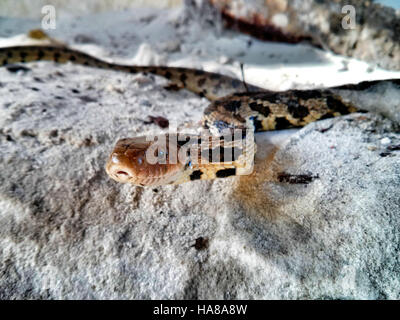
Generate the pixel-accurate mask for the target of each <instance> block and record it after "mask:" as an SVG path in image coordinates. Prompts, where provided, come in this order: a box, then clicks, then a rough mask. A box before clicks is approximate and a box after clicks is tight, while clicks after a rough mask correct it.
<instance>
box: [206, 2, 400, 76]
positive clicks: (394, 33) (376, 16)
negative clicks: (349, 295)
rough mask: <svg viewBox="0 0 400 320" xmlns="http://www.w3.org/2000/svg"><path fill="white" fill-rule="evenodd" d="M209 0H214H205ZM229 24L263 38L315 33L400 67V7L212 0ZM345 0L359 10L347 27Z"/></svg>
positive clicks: (320, 41)
mask: <svg viewBox="0 0 400 320" xmlns="http://www.w3.org/2000/svg"><path fill="white" fill-rule="evenodd" d="M205 1H208V0H205ZM210 1H211V3H213V4H214V5H215V6H216V7H217V8H218V9H219V10H221V11H222V13H223V14H224V16H225V19H226V20H227V22H228V23H229V25H230V26H231V27H233V28H239V29H241V30H243V31H245V32H248V33H250V34H253V35H256V36H258V37H259V38H262V39H267V40H275V41H284V42H298V41H303V40H307V39H310V40H311V42H312V43H314V44H315V45H318V46H321V47H323V48H324V49H326V50H331V51H333V52H335V53H337V54H342V55H346V56H349V57H354V58H358V59H361V60H365V61H368V62H372V63H374V64H376V65H378V66H380V67H383V68H386V69H390V70H400V38H399V35H400V15H399V12H400V11H397V12H396V11H395V9H393V8H389V7H384V6H382V5H380V4H375V3H372V1H367V0H334V1H332V0H318V1H317V0H266V1H258V0H251V1H242V0H223V1H219V0H218V1H214V0H210ZM345 5H352V6H353V7H354V8H355V12H356V26H355V28H354V29H344V28H343V27H342V20H343V18H344V17H345V16H346V15H347V13H348V12H346V13H342V8H343V7H344V6H345Z"/></svg>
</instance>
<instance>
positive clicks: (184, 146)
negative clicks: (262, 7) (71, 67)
mask: <svg viewBox="0 0 400 320" xmlns="http://www.w3.org/2000/svg"><path fill="white" fill-rule="evenodd" d="M40 60H47V61H54V62H58V63H66V62H72V63H75V64H81V65H84V66H88V67H95V68H102V69H110V70H117V71H122V72H128V73H141V72H142V73H151V74H155V75H158V76H162V77H164V78H166V79H168V80H169V81H170V83H171V84H172V85H174V86H176V87H178V88H185V89H187V90H190V91H192V92H194V93H197V94H199V95H201V96H204V97H206V98H207V99H209V100H210V101H211V103H210V105H209V106H208V107H207V108H206V110H205V111H204V116H203V120H202V122H203V127H204V132H205V133H207V134H203V135H199V136H196V135H181V134H165V135H161V136H158V137H157V138H155V137H144V136H143V137H135V138H125V139H121V140H119V141H118V142H117V143H116V146H115V148H114V150H113V151H112V153H111V154H110V156H109V159H108V162H107V164H106V171H107V173H108V175H109V176H110V177H111V178H112V179H114V180H116V181H119V182H128V183H132V184H135V185H141V186H149V185H151V186H155V185H164V184H179V183H183V182H188V181H194V180H208V179H215V178H225V177H230V176H237V175H243V174H248V173H249V172H251V170H252V167H253V161H254V154H255V152H256V145H255V142H254V132H258V131H268V130H280V129H288V128H296V127H303V126H305V125H307V124H309V123H311V122H313V121H316V120H321V119H326V118H330V117H336V116H341V115H346V114H349V113H352V112H357V111H359V109H358V108H357V106H358V104H359V101H357V99H356V98H355V95H354V93H355V92H358V91H369V92H371V91H374V90H375V91H376V90H379V89H380V88H382V87H385V86H396V88H398V87H400V81H399V80H398V79H391V80H380V81H366V82H362V83H359V84H354V85H345V86H339V87H332V88H323V89H314V90H288V91H281V92H274V91H268V90H264V89H262V88H259V87H256V86H252V85H247V86H246V85H245V84H244V83H243V82H242V81H240V80H238V79H234V78H231V77H228V76H225V75H220V74H216V73H212V72H206V71H202V70H196V69H189V68H176V67H162V66H129V65H120V64H115V63H110V62H107V61H104V60H101V59H98V58H96V57H93V56H91V55H89V54H86V53H83V52H80V51H77V50H74V49H71V48H68V47H65V46H41V45H38V46H15V47H6V48H0V66H5V65H8V64H12V63H21V62H30V61H40ZM210 133H211V134H210ZM161 142H162V143H161Z"/></svg>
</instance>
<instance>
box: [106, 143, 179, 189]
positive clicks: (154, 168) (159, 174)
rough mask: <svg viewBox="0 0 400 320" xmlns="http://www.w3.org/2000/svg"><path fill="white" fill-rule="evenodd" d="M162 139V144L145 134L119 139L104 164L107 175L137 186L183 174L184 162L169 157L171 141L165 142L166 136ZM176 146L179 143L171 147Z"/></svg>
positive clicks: (149, 184)
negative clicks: (143, 135) (144, 135)
mask: <svg viewBox="0 0 400 320" xmlns="http://www.w3.org/2000/svg"><path fill="white" fill-rule="evenodd" d="M164 137H168V136H167V135H165V136H164ZM158 140H160V139H158ZM161 140H162V139H161ZM165 141H166V143H165V144H161V143H157V144H156V143H155V142H154V140H151V139H149V137H135V138H126V139H121V140H119V141H118V142H117V143H116V145H115V148H114V150H113V152H112V153H111V154H110V157H109V159H108V161H107V164H106V171H107V173H108V175H109V176H110V177H111V178H112V179H114V180H116V181H118V182H123V183H131V184H134V185H140V186H157V185H164V184H169V183H172V182H173V181H176V180H177V179H178V178H179V177H180V175H182V174H183V172H184V170H185V163H184V161H183V162H182V161H176V160H177V159H176V158H174V159H173V158H172V157H171V152H170V151H171V149H172V147H173V145H171V142H168V141H169V139H165ZM178 150H179V146H177V145H175V148H174V151H178ZM172 160H174V161H172Z"/></svg>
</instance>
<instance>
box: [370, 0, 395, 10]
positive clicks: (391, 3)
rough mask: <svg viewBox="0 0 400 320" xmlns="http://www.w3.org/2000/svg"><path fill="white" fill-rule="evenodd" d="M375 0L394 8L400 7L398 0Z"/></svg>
mask: <svg viewBox="0 0 400 320" xmlns="http://www.w3.org/2000/svg"><path fill="white" fill-rule="evenodd" d="M375 2H377V3H381V4H383V5H385V6H389V7H392V8H395V9H400V0H376V1H375Z"/></svg>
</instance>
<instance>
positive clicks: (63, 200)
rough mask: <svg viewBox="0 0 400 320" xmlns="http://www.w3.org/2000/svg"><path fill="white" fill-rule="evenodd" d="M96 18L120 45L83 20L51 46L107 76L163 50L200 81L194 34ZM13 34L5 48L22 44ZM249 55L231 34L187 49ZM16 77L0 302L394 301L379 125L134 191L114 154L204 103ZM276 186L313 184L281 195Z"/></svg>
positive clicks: (91, 83)
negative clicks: (224, 170)
mask: <svg viewBox="0 0 400 320" xmlns="http://www.w3.org/2000/svg"><path fill="white" fill-rule="evenodd" d="M109 17H111V18H112V19H113V20H115V21H119V22H120V24H119V28H122V30H121V29H118V27H117V26H116V28H115V29H110V30H112V31H113V33H110V34H108V33H107V32H111V31H109V30H108V29H107V28H109V26H110V24H109V20H108V19H107V16H104V15H102V16H100V18H99V16H96V15H95V16H94V17H91V18H90V19H91V20H90V21H91V23H92V24H90V23H89V22H87V21H85V20H76V21H75V20H73V21H72V22H71V23H72V24H74V23H76V24H77V25H76V27H75V28H71V30H72V31H69V32H67V31H66V30H63V29H60V30H58V31H57V32H59V34H56V36H57V35H60V37H59V38H60V40H63V41H66V42H68V41H71V39H74V38H75V37H76V36H77V35H80V34H84V35H85V37H86V39H90V38H94V39H96V43H98V46H95V45H93V44H92V43H89V44H83V45H82V46H81V49H85V50H88V51H89V52H92V53H93V54H97V55H99V56H104V57H108V58H109V55H110V54H109V51H107V50H111V52H112V54H111V55H112V56H113V57H115V58H116V60H118V59H121V58H120V56H128V53H129V52H136V55H135V58H134V59H133V61H135V62H139V63H140V62H142V63H145V62H144V61H145V60H144V59H148V60H151V59H154V61H167V62H170V60H169V59H170V58H171V57H174V54H175V53H174V52H175V49H174V50H172V49H171V50H172V51H168V50H167V49H165V51H161V49H160V51H158V52H162V53H161V54H160V55H155V54H153V53H152V51H151V50H150V49H148V48H147V47H146V46H140V47H139V45H140V44H141V43H143V42H146V40H144V39H147V41H149V42H150V43H151V46H155V47H156V48H161V47H165V48H175V47H176V46H173V45H172V44H171V43H173V40H174V39H175V43H176V41H178V44H179V46H180V47H181V50H182V51H181V53H182V54H183V55H187V54H188V53H192V55H193V57H191V59H193V60H190V61H189V62H191V63H192V65H193V64H194V66H196V63H198V65H200V63H199V62H198V60H196V52H197V51H196V50H197V48H198V47H196V46H195V45H194V44H196V45H198V43H199V41H200V40H198V39H197V38H196V36H194V35H197V34H198V32H199V29H198V28H197V29H196V28H194V27H193V26H190V25H182V24H181V22H180V20H179V19H177V18H176V15H175V13H172V14H171V12H164V11H161V12H159V13H157V12H152V13H151V15H149V14H148V13H146V12H142V11H139V10H138V11H135V15H129V14H127V13H123V14H121V15H119V16H116V15H115V14H114V15H111V16H109ZM165 17H168V19H167V20H168V21H169V22H165V21H164V20H163V19H164V18H165ZM88 19H89V18H88ZM95 21H101V26H100V25H99V24H96V23H95ZM127 21H131V22H132V23H134V24H135V25H136V26H137V28H135V30H136V31H135V32H133V31H131V30H132V27H131V26H129V25H128V23H127ZM3 23H6V22H3ZM14 23H15V21H14V20H10V21H9V22H8V24H9V25H10V28H11V29H12V30H13V32H14V33H15V34H18V33H20V32H26V31H27V30H24V29H23V28H24V25H22V26H21V24H18V26H16V25H14ZM163 23H165V24H163ZM28 25H29V28H30V27H31V25H32V23H31V22H28ZM60 25H62V24H60ZM67 25H68V24H67ZM33 27H34V26H33ZM90 27H92V28H93V30H94V31H98V30H101V32H99V33H96V32H94V31H93V30H92V31H93V32H92V31H91V29H90ZM102 27H103V28H105V29H104V30H103V29H101V28H102ZM18 28H22V30H21V29H18ZM124 28H126V29H124ZM151 28H153V31H151V33H150V31H149V30H151ZM160 30H163V32H164V34H162V33H161V32H160ZM173 30H175V31H173ZM173 32H176V33H173ZM193 32H194V33H193ZM203 32H204V34H208V32H209V30H203ZM170 33H171V34H173V36H172V38H171V37H170V36H169V34H170ZM148 34H150V35H151V34H153V35H154V38H152V37H149V38H146V37H147V35H148ZM204 34H203V36H204ZM157 36H159V37H160V38H157ZM142 37H143V38H142ZM81 38H82V37H81ZM161 38H162V40H160V39H161ZM18 39H19V40H21V38H18ZM18 39H14V40H13V41H14V42H15V41H16V40H18ZM132 39H134V41H133V40H132ZM196 39H197V40H196ZM248 40H249V39H248V38H240V37H239V36H238V38H234V37H231V34H230V33H229V34H228V35H226V34H224V35H222V37H221V38H220V42H217V41H214V38H208V40H207V41H209V42H204V43H203V44H201V43H200V45H202V46H207V48H211V47H212V45H213V44H216V43H227V44H228V45H232V43H233V44H235V43H236V44H237V42H240V43H241V41H242V42H244V43H246V42H247V41H248ZM7 41H11V40H7ZM151 41H153V42H151ZM253 41H255V40H253ZM8 43H9V42H8ZM192 43H194V44H192ZM134 45H136V46H138V47H130V46H134ZM259 45H260V46H261V44H259ZM262 45H264V46H265V48H268V46H269V44H265V43H264V44H262ZM157 46H158V47H157ZM231 47H232V48H233V47H234V46H233V45H232V46H231ZM146 48H147V49H146ZM190 50H192V51H190ZM291 50H292V53H291V55H296V54H297V55H298V52H301V49H299V48H297V47H291ZM296 50H300V51H296ZM249 51H250V50H249ZM200 52H201V51H200ZM232 52H234V50H232V51H230V52H229V53H231V54H233V53H232ZM197 54H198V53H197ZM224 54H226V55H228V53H227V52H225V53H224ZM198 55H199V56H200V57H203V58H204V57H205V55H204V54H203V56H202V54H201V53H200V54H198ZM282 55H283V57H282V59H286V58H288V57H287V56H286V57H285V54H282ZM291 55H289V57H290V56H291ZM199 56H197V58H198V57H199ZM129 57H130V56H129ZM230 58H231V59H235V56H233V55H232V56H231V57H230ZM127 59H128V58H125V60H127ZM157 59H158V60H157ZM213 59H214V57H213ZM129 61H131V60H129ZM196 61H197V62H196ZM125 62H126V61H125ZM172 62H174V61H172ZM175 62H176V61H175ZM178 62H179V61H178ZM180 62H182V61H180ZM227 65H228V66H230V65H232V64H229V63H227ZM27 66H28V67H29V69H30V71H26V72H23V71H22V72H17V73H11V72H9V71H7V70H6V69H5V68H1V69H0V128H1V131H0V155H1V157H0V179H1V180H0V181H1V185H0V298H1V299H24V298H28V299H38V298H44V299H81V298H82V299H117V298H119V299H145V298H151V299H154V298H178V299H182V298H186V299H196V298H207V299H212V298H217V299H223V298H226V299H236V298H244V299H247V298H250V299H261V298H271V299H282V298H289V299H309V298H322V299H325V298H327V299H332V298H333V299H337V298H339V299H340V298H345V299H352V298H361V299H375V298H379V299H399V298H400V294H399V287H400V283H399V282H400V274H399V273H400V272H399V270H400V265H399V245H400V239H399V234H400V233H399V231H400V230H399V226H400V215H399V212H400V202H399V199H400V161H399V159H400V151H399V150H396V146H398V145H400V134H399V128H398V126H396V125H395V124H394V123H393V122H391V121H390V120H388V119H386V118H384V117H382V116H380V115H374V114H372V113H371V114H370V113H368V114H354V115H349V116H346V117H343V118H338V119H334V120H324V121H321V122H318V123H314V124H311V125H309V126H307V127H306V128H304V129H302V130H300V131H299V132H297V133H295V134H294V135H293V136H292V137H291V139H290V140H289V141H288V142H287V143H286V144H282V145H280V146H279V147H278V148H277V149H276V150H275V151H274V152H271V153H270V154H269V155H267V156H266V157H265V158H263V157H258V159H257V164H256V168H255V172H254V173H253V174H252V175H251V176H247V177H239V178H229V179H225V180H219V181H212V182H207V181H204V182H201V181H199V182H194V183H190V184H183V185H179V186H166V187H159V188H139V187H133V186H130V185H121V184H117V183H115V182H113V181H112V180H110V179H109V178H108V177H107V175H106V173H105V171H104V165H105V161H106V159H107V156H108V153H109V152H110V151H111V149H112V147H113V144H114V143H115V141H116V140H117V139H118V138H121V137H125V136H134V135H138V134H140V135H142V134H147V133H153V134H154V132H157V131H160V129H159V128H157V127H156V126H155V125H145V124H144V120H147V116H149V115H153V116H158V115H160V116H164V117H167V118H168V119H169V120H170V122H171V123H173V122H176V123H178V124H182V123H184V122H187V123H193V122H196V121H198V120H199V119H200V116H201V112H202V110H203V108H204V107H205V106H206V105H207V101H205V100H204V99H200V98H198V97H197V96H195V95H193V94H191V93H189V92H186V91H180V92H169V91H165V90H164V89H163V85H164V84H165V81H164V80H163V79H160V78H157V77H151V76H145V75H127V74H122V73H118V72H111V71H104V70H93V69H87V68H85V67H82V66H74V65H63V66H60V65H56V64H54V63H45V62H43V63H32V64H29V65H27ZM218 68H221V70H223V71H225V72H227V73H229V72H230V71H229V70H230V69H229V68H227V69H224V65H223V64H220V65H219V66H218V67H217V69H213V70H218ZM334 68H336V67H335V66H334ZM350 69H351V68H350ZM300 70H303V71H302V72H304V69H300ZM335 70H336V69H335ZM282 77H284V73H283V76H282ZM276 81H277V82H278V83H282V82H279V79H276ZM382 99H384V97H382ZM260 137H261V136H260V135H259V136H258V137H257V140H258V141H259V142H260V141H261V140H262V139H261V138H260ZM261 148H262V144H260V149H261ZM282 173H285V174H287V175H303V176H310V177H312V178H311V182H309V183H307V184H291V183H288V182H284V181H283V182H279V181H278V180H279V176H282Z"/></svg>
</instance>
